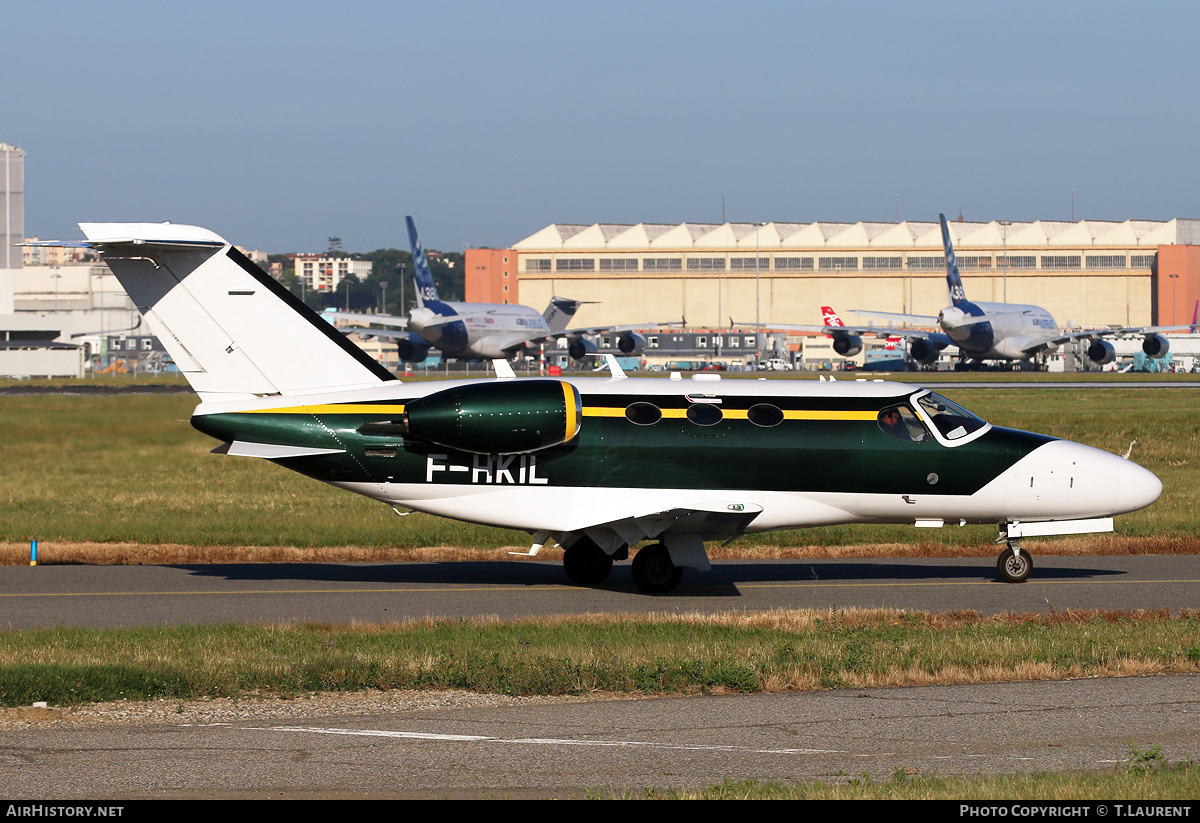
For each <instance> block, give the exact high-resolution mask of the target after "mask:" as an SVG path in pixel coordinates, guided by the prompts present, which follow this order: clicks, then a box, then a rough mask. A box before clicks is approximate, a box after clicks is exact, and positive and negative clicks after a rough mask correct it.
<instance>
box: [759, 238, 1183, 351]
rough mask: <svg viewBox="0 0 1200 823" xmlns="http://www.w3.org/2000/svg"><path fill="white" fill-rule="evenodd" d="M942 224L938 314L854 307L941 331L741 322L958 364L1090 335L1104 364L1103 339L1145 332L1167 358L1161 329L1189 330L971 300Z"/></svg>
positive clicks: (1150, 346) (1146, 347)
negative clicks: (943, 356)
mask: <svg viewBox="0 0 1200 823" xmlns="http://www.w3.org/2000/svg"><path fill="white" fill-rule="evenodd" d="M938 220H939V221H940V222H941V225H942V245H943V246H944V249H945V257H946V290H947V292H948V293H949V297H950V305H949V306H947V307H946V308H944V309H942V310H941V312H940V313H938V315H937V316H936V317H934V316H932V315H923V314H898V313H895V312H884V311H874V310H867V309H855V310H854V313H855V314H861V315H863V316H864V317H879V318H883V319H885V320H892V321H893V322H896V321H899V322H907V323H915V324H920V325H929V326H933V325H936V326H939V327H940V328H941V330H942V331H941V332H940V333H939V332H928V331H919V330H914V329H911V328H883V327H877V326H847V325H845V324H844V323H831V322H829V320H828V319H826V322H825V325H823V326H816V325H811V326H806V325H789V324H779V323H762V324H755V323H737V324H736V325H739V326H754V325H761V326H765V327H768V328H774V329H791V330H793V331H817V332H823V333H825V334H828V335H829V336H831V337H832V338H833V349H834V351H836V352H837V353H838V354H840V355H842V356H843V357H853V356H854V355H856V354H858V353H859V352H860V351H862V346H863V343H862V338H863V335H868V334H870V335H875V336H876V337H904V338H907V339H908V354H909V356H910V357H911V358H912V359H913V360H915V361H916V362H917V363H919V364H921V365H929V364H931V363H934V362H936V361H937V358H938V355H939V354H940V353H941V352H942V350H943V349H945V348H947V347H949V346H955V347H957V348H958V353H959V363H958V364H956V366H955V368H964V367H966V366H967V365H968V362H969V361H971V362H974V363H980V362H982V361H986V360H1005V361H1016V360H1034V359H1036V358H1038V357H1042V356H1044V355H1047V354H1053V353H1054V352H1056V351H1058V349H1059V348H1061V347H1062V346H1063V345H1065V344H1067V343H1070V342H1072V341H1075V340H1087V341H1090V342H1089V343H1088V348H1087V356H1088V359H1089V360H1091V361H1092V362H1093V363H1095V364H1097V365H1101V366H1102V365H1105V364H1108V363H1111V362H1113V360H1115V359H1116V357H1117V353H1116V350H1115V349H1114V348H1113V345H1112V343H1109V342H1108V341H1107V340H1105V339H1104V338H1106V337H1118V336H1131V337H1132V336H1137V335H1142V336H1143V340H1142V351H1143V352H1145V353H1146V354H1147V355H1148V356H1150V357H1154V358H1161V357H1166V355H1167V352H1168V351H1169V350H1170V348H1171V344H1170V341H1169V340H1168V339H1167V338H1166V337H1164V336H1163V335H1162V334H1160V332H1168V331H1187V330H1188V329H1189V327H1188V326H1186V325H1183V326H1136V327H1126V328H1103V329H1088V330H1084V331H1076V332H1062V331H1060V330H1059V328H1058V324H1057V323H1056V322H1054V318H1053V317H1052V316H1051V314H1050V312H1048V311H1046V310H1045V309H1044V308H1042V307H1041V306H1031V305H1025V304H1021V303H984V302H972V301H970V300H968V299H967V295H966V291H965V290H964V289H963V284H962V278H961V277H960V276H959V273H958V261H957V260H956V258H955V256H954V246H953V244H952V243H951V241H950V228H949V226H948V224H947V223H946V215H944V214H939V215H938Z"/></svg>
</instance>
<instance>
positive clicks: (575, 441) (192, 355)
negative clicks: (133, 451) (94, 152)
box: [80, 223, 1162, 592]
mask: <svg viewBox="0 0 1200 823" xmlns="http://www.w3.org/2000/svg"><path fill="white" fill-rule="evenodd" d="M80 228H82V229H83V232H84V234H85V235H86V236H87V238H88V242H87V244H86V245H88V246H90V247H92V248H93V249H95V250H96V251H97V252H98V253H99V254H100V255H101V257H102V258H103V260H104V261H105V262H106V263H107V264H108V266H109V267H110V268H111V269H112V270H113V272H114V273H115V274H116V276H117V278H118V279H119V280H120V281H121V283H122V285H123V286H124V287H125V289H126V291H128V293H129V295H130V297H131V298H132V299H133V300H134V302H135V303H136V304H137V306H138V308H139V309H140V311H141V312H142V314H144V315H145V317H146V321H147V323H148V324H149V326H150V328H151V330H152V331H153V332H154V334H156V335H157V336H158V338H159V339H160V340H161V341H162V343H163V345H164V346H166V348H167V350H168V352H169V353H170V354H171V356H172V357H174V359H175V362H176V364H177V365H178V366H179V368H180V369H181V370H182V371H183V373H184V374H185V375H186V376H187V379H188V380H189V382H190V383H191V385H192V388H193V389H194V390H195V391H196V393H197V394H199V395H200V400H201V402H200V405H199V406H198V407H197V408H196V410H195V412H194V413H193V415H192V420H191V422H192V425H193V426H195V427H196V428H197V429H199V430H200V431H202V432H205V433H206V434H209V435H211V436H213V437H215V438H217V439H218V440H219V441H222V445H221V446H219V447H218V448H216V449H215V450H214V451H216V452H218V453H223V454H229V455H237V456H243V457H255V458H260V459H264V460H270V461H272V462H274V463H277V464H279V465H280V466H283V467H285V468H288V469H292V470H294V471H297V472H301V473H302V474H306V475H308V476H310V477H314V478H316V479H318V480H322V481H325V482H326V483H331V484H333V485H335V486H340V487H341V488H344V489H347V490H349V491H353V492H357V493H359V494H362V495H366V496H367V497H370V498H373V499H375V500H379V501H381V502H384V503H387V504H389V505H392V506H398V507H407V508H410V509H414V510H417V511H423V512H429V513H431V514H436V515H441V516H443V517H449V518H454V519H457V520H464V521H469V522H473V523H483V524H489V525H494V526H503V527H506V528H512V529H523V530H525V531H528V532H531V533H533V540H532V542H533V546H532V548H531V549H530V551H529V552H528V553H527V554H528V555H534V554H536V553H537V551H538V549H540V548H541V546H542V545H544V544H545V543H547V542H548V541H549V540H551V539H553V540H555V541H557V542H558V544H559V545H561V546H563V547H564V548H565V550H566V554H565V561H564V564H565V566H566V571H567V575H568V576H569V577H570V578H571V579H572V580H573V581H575V582H576V583H579V584H582V585H594V584H598V583H600V582H602V581H603V580H605V578H606V577H607V576H608V574H609V572H610V571H611V569H612V565H613V562H614V561H617V560H625V559H627V558H628V557H629V556H630V551H629V550H630V548H632V547H634V546H637V545H638V544H642V543H648V544H649V545H645V546H643V547H642V548H641V549H640V550H639V551H637V553H636V554H635V555H634V558H633V577H634V580H635V581H636V583H637V585H638V586H639V587H640V588H642V589H643V590H645V591H648V592H666V591H670V590H671V589H673V588H674V587H675V585H676V584H677V583H678V582H679V579H680V574H681V570H682V569H684V568H687V569H695V570H706V569H708V568H709V561H708V556H707V554H706V552H705V548H704V541H711V540H729V539H732V538H734V537H737V536H738V535H741V534H744V533H747V532H762V531H772V530H776V529H793V528H800V527H804V526H818V525H828V524H836V523H911V524H914V525H917V526H941V525H942V524H943V523H946V522H954V523H959V524H962V523H981V522H991V523H998V524H999V527H1000V539H999V540H998V541H997V542H1000V543H1003V544H1004V546H1005V547H1004V550H1003V552H1002V554H1001V555H1000V558H999V561H998V564H997V566H998V569H999V573H1000V576H1001V577H1002V578H1003V579H1005V580H1008V581H1013V582H1018V581H1022V580H1025V579H1026V577H1028V575H1029V573H1030V571H1031V569H1032V563H1031V561H1030V557H1029V554H1028V553H1027V552H1026V551H1025V550H1023V549H1022V548H1021V547H1020V545H1019V541H1020V539H1021V538H1023V537H1028V536H1039V535H1049V534H1075V533H1082V532H1090V531H1107V530H1111V528H1112V519H1111V518H1112V516H1113V515H1115V514H1121V513H1124V512H1130V511H1134V510H1136V509H1140V508H1142V507H1144V506H1148V505H1150V504H1151V503H1152V502H1154V500H1155V499H1157V498H1158V496H1159V494H1160V492H1161V491H1162V484H1161V482H1160V481H1159V480H1158V478H1157V477H1155V476H1154V475H1153V474H1152V473H1150V472H1149V471H1147V470H1146V469H1144V468H1142V467H1140V466H1138V465H1136V464H1134V463H1132V462H1131V461H1129V460H1127V459H1124V458H1122V457H1120V456H1117V455H1113V454H1109V453H1107V452H1103V451H1099V450H1097V449H1093V448H1090V447H1088V446H1083V445H1080V444H1078V443H1072V442H1069V441H1066V440H1058V439H1055V438H1053V437H1047V436H1045V435H1039V434H1030V433H1028V432H1023V431H1014V430H1012V429H1002V428H998V427H995V426H992V425H991V424H989V423H987V422H986V421H984V420H981V419H980V418H979V417H976V416H975V415H974V414H972V413H970V412H969V411H967V410H966V409H963V408H962V407H960V406H958V405H955V404H954V403H951V402H950V401H948V400H946V399H944V398H942V397H939V396H938V395H936V394H933V393H932V392H930V391H928V390H926V389H923V388H919V387H915V386H907V385H903V384H900V383H883V382H857V381H855V382H831V381H815V380H808V381H794V380H789V381H784V380H778V381H776V380H772V381H759V380H720V379H699V378H700V377H711V378H715V377H716V376H715V375H711V376H710V375H702V376H701V375H698V376H697V377H696V378H693V379H690V380H681V379H678V378H677V377H676V376H672V377H671V378H669V379H668V378H660V379H638V380H631V379H625V376H624V375H623V374H622V373H621V372H620V369H619V368H616V367H615V361H610V363H611V364H612V366H613V368H612V372H611V373H610V375H609V376H607V377H587V378H562V379H558V378H549V379H546V378H527V379H518V378H515V377H513V376H512V372H511V370H509V369H507V368H506V367H504V366H503V364H498V368H499V372H498V373H499V374H500V376H499V377H497V378H495V379H484V380H446V381H437V382H420V383H402V382H400V381H399V380H397V379H396V378H395V376H394V375H392V374H391V373H389V372H388V371H386V370H385V369H383V368H382V367H381V366H380V365H379V364H378V363H376V362H374V361H373V360H371V359H370V358H369V357H367V356H366V355H364V354H363V352H362V351H361V350H359V349H358V348H357V347H355V346H354V345H353V344H351V343H349V342H347V340H346V339H345V338H344V337H343V336H342V334H341V333H339V332H338V331H337V330H335V329H334V328H333V327H332V326H330V325H329V324H328V323H327V322H325V321H324V320H323V319H321V317H320V316H318V315H317V314H316V313H314V312H312V311H310V310H309V309H308V308H306V307H305V306H304V305H302V304H301V303H300V302H299V301H298V300H296V299H295V298H294V297H293V296H292V295H291V294H290V293H288V292H287V291H286V290H284V289H283V288H282V287H281V286H280V285H279V284H278V283H276V282H275V280H273V279H272V278H271V277H270V276H268V275H267V274H266V273H265V272H263V271H262V270H261V269H259V268H258V267H257V266H255V265H254V264H253V263H252V262H250V260H248V259H247V258H246V257H245V256H244V255H242V254H241V253H240V252H238V251H237V249H235V248H233V247H232V246H231V245H230V244H229V243H227V242H226V241H225V240H223V239H222V238H220V237H218V236H217V235H216V234H214V233H212V232H211V231H208V230H206V229H202V228H198V227H195V226H181V225H172V224H169V223H162V224H149V223H84V224H80Z"/></svg>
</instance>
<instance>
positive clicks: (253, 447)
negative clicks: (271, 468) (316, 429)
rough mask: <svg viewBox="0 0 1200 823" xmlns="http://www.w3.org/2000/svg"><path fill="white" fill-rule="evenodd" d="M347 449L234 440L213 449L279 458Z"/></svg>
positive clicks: (243, 454) (249, 455) (268, 458)
mask: <svg viewBox="0 0 1200 823" xmlns="http://www.w3.org/2000/svg"><path fill="white" fill-rule="evenodd" d="M344 451H345V449H313V448H307V447H304V446H281V445H279V444H277V443H250V442H247V441H245V440H234V441H233V442H232V443H222V444H221V445H219V446H217V447H216V448H215V449H213V450H212V453H213V454H228V455H232V456H233V457H261V458H264V459H266V460H279V459H281V458H284V457H312V456H314V455H320V454H341V453H343V452H344Z"/></svg>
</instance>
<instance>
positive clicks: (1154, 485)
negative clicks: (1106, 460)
mask: <svg viewBox="0 0 1200 823" xmlns="http://www.w3.org/2000/svg"><path fill="white" fill-rule="evenodd" d="M1118 459H1120V460H1121V468H1120V469H1119V470H1118V474H1117V511H1118V512H1132V511H1137V510H1138V509H1144V508H1146V507H1147V506H1149V505H1150V504H1151V503H1153V502H1154V501H1155V500H1157V499H1158V496H1159V495H1160V494H1162V481H1161V480H1159V479H1158V476H1157V475H1156V474H1154V472H1152V471H1150V470H1149V469H1144V468H1142V467H1141V466H1139V465H1138V464H1137V463H1134V462H1132V461H1129V460H1124V459H1121V458H1118Z"/></svg>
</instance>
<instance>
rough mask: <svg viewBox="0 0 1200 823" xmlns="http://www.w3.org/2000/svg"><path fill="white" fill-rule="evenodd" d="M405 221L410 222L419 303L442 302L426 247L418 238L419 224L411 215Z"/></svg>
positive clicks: (409, 234)
mask: <svg viewBox="0 0 1200 823" xmlns="http://www.w3.org/2000/svg"><path fill="white" fill-rule="evenodd" d="M404 222H405V223H407V224H408V245H409V248H411V249H412V259H413V269H415V273H414V275H413V277H414V279H415V280H416V281H417V305H418V306H424V305H425V304H426V303H437V302H440V301H439V298H438V293H437V285H436V284H434V282H433V272H431V271H430V270H429V261H428V260H427V259H425V249H423V248H422V247H421V241H420V240H419V239H418V238H417V224H416V223H414V222H413V219H412V218H411V217H405V218H404Z"/></svg>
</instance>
